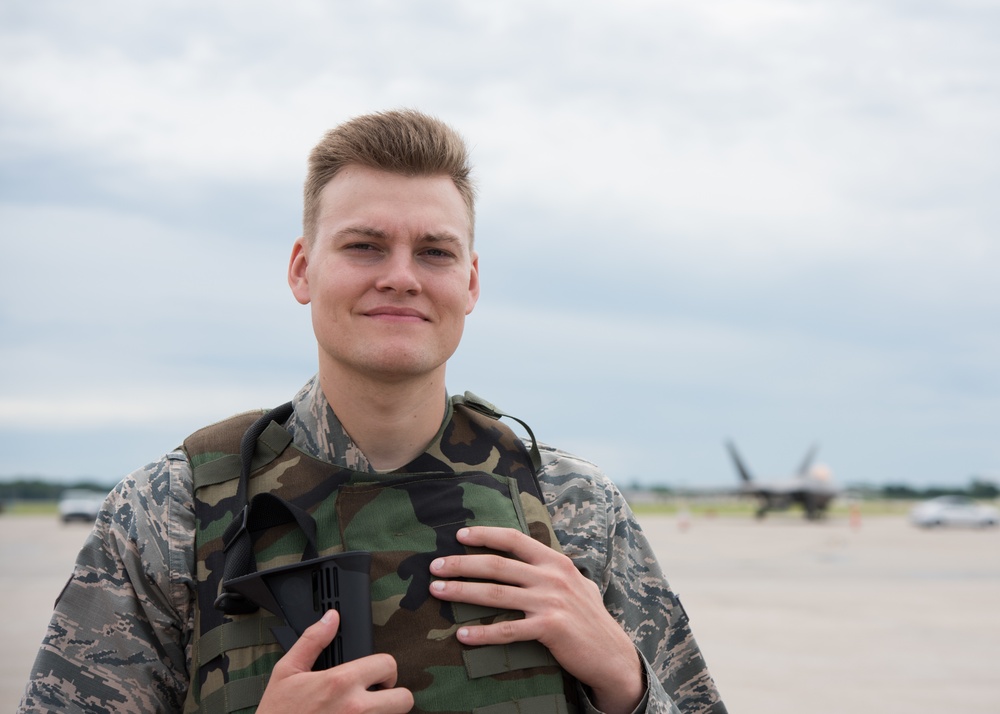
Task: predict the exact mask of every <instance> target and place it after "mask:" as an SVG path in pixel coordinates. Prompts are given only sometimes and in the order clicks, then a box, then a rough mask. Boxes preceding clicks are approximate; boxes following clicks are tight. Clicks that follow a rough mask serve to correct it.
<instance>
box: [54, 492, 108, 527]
mask: <svg viewBox="0 0 1000 714" xmlns="http://www.w3.org/2000/svg"><path fill="white" fill-rule="evenodd" d="M106 496H107V494H106V493H100V492H99V491H86V490H83V489H76V488H71V489H69V490H68V491H63V494H62V496H61V497H60V498H59V518H61V519H62V522H63V523H68V522H70V521H73V520H79V521H90V522H91V523H92V522H94V521H96V520H97V514H98V513H100V511H101V507H102V506H103V505H104V499H105V497H106Z"/></svg>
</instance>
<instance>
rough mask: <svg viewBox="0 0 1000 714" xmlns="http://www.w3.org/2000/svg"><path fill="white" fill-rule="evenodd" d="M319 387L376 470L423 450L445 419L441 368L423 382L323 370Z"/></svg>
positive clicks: (393, 466)
mask: <svg viewBox="0 0 1000 714" xmlns="http://www.w3.org/2000/svg"><path fill="white" fill-rule="evenodd" d="M320 386H321V387H322V389H323V394H324V396H326V399H327V401H328V402H329V403H330V407H331V408H332V409H333V412H334V414H336V415H337V419H338V420H340V423H341V424H342V425H343V427H344V430H345V431H346V432H347V433H348V434H349V435H350V437H351V440H352V441H354V443H355V444H357V446H358V448H359V449H361V451H362V453H363V454H364V455H365V456H366V457H367V459H368V462H369V463H370V464H371V465H372V467H373V468H375V469H376V470H378V471H391V470H392V469H397V468H399V467H401V466H404V465H406V464H408V463H409V462H410V461H412V460H413V459H415V458H416V457H417V456H419V455H420V454H422V453H423V452H424V450H425V449H426V448H427V445H428V444H429V443H430V441H431V439H433V438H434V436H435V434H437V432H438V430H439V429H440V428H441V421H442V420H443V419H444V413H445V405H446V398H447V390H446V389H445V385H444V371H443V370H442V371H441V373H440V374H439V375H433V376H432V377H430V378H426V377H425V378H423V379H421V380H419V381H418V380H412V381H409V380H403V381H394V382H389V383H385V382H373V381H372V380H357V379H345V378H341V377H340V376H337V377H333V376H330V375H329V374H327V375H324V374H323V372H322V370H321V371H320Z"/></svg>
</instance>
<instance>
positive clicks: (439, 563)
mask: <svg viewBox="0 0 1000 714" xmlns="http://www.w3.org/2000/svg"><path fill="white" fill-rule="evenodd" d="M443 567H444V558H435V559H434V562H432V563H431V570H440V569H441V568H443Z"/></svg>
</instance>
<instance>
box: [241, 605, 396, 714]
mask: <svg viewBox="0 0 1000 714" xmlns="http://www.w3.org/2000/svg"><path fill="white" fill-rule="evenodd" d="M339 626H340V615H339V614H338V613H337V611H336V610H327V611H326V613H325V614H324V615H323V618H322V619H321V620H320V621H319V622H317V623H316V624H315V625H313V626H311V627H309V628H308V629H307V630H306V631H305V632H303V633H302V637H300V638H299V640H298V642H296V643H295V645H294V646H293V647H292V648H291V649H290V650H288V652H286V653H285V656H284V657H282V658H281V659H279V660H278V662H277V664H275V665H274V670H273V671H272V672H271V679H270V681H268V684H267V689H265V690H264V697H263V698H262V699H261V700H260V706H259V707H258V708H257V712H258V714H272V713H274V712H290V713H292V714H312V713H313V712H317V713H318V712H352V713H354V712H358V713H360V712H378V713H379V714H405V712H408V711H410V710H411V709H412V708H413V694H411V693H410V690H408V689H404V688H402V687H397V686H396V660H395V659H393V658H392V656H391V655H387V654H373V655H370V656H368V657H362V658H361V659H356V660H353V661H352V662H345V663H344V664H341V665H337V666H336V667H331V668H330V669H326V670H323V671H320V672H313V671H312V668H313V664H314V663H315V662H316V658H317V657H319V655H320V653H321V652H322V651H323V650H324V649H325V648H326V647H327V646H328V645H329V644H330V643H331V642H333V638H334V637H335V636H336V634H337V628H338V627H339ZM376 686H377V687H379V689H376V690H375V691H368V689H369V687H376Z"/></svg>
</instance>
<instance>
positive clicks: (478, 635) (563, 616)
mask: <svg viewBox="0 0 1000 714" xmlns="http://www.w3.org/2000/svg"><path fill="white" fill-rule="evenodd" d="M458 540H459V541H460V542H462V543H463V544H465V545H468V546H480V547H484V548H488V549H491V550H495V551H500V552H503V553H509V554H510V555H511V556H513V557H512V558H508V557H504V556H501V555H494V554H477V555H451V556H446V557H443V558H437V559H436V560H434V562H433V563H431V574H432V575H434V576H435V577H437V578H441V579H440V580H435V581H434V582H432V583H431V593H432V594H433V595H434V596H435V597H437V598H439V599H441V600H449V601H455V602H465V603H469V604H474V605H483V606H487V607H497V608H505V609H509V610H521V611H522V612H524V619H521V620H507V621H504V622H498V623H494V624H492V625H480V626H463V627H460V628H459V630H458V633H457V637H458V639H459V640H460V641H461V642H462V643H464V644H467V645H493V644H507V643H509V642H522V641H529V640H538V641H539V642H541V643H542V644H543V645H545V646H546V647H547V648H548V649H549V651H550V652H551V653H552V656H553V657H555V658H556V660H557V661H558V662H559V664H560V665H561V666H562V667H563V669H565V670H566V671H567V672H569V673H570V674H571V675H573V676H574V677H576V678H577V679H578V680H579V681H580V682H581V683H583V684H584V685H586V686H588V687H590V689H591V691H592V692H593V696H594V702H593V703H594V704H595V706H597V707H598V708H599V709H600V710H601V711H604V712H608V714H613V713H615V712H623V713H624V714H628V712H631V711H633V709H635V707H636V705H637V704H638V703H639V701H640V700H641V699H642V696H643V693H644V691H645V685H644V681H643V668H642V663H641V662H640V661H639V656H638V654H637V652H636V650H635V646H634V645H633V643H632V640H631V638H629V636H628V635H627V634H626V633H625V631H624V630H623V629H622V628H621V626H620V625H619V624H618V623H617V622H616V621H615V619H614V618H613V617H612V616H611V615H610V613H608V611H607V610H606V609H605V608H604V603H603V601H602V599H601V592H600V590H599V589H598V587H597V585H596V584H595V583H594V582H592V581H591V580H588V579H587V578H586V577H584V576H583V575H582V574H581V573H580V572H579V571H578V570H577V569H576V567H574V565H573V561H571V560H570V559H569V558H568V557H567V556H565V555H563V554H562V553H559V552H557V551H555V550H552V549H551V548H549V547H547V546H545V545H543V544H542V543H539V542H538V541H536V540H534V539H533V538H531V537H529V536H527V535H525V534H524V533H521V532H520V531H517V530H514V529H511V528H492V527H487V526H475V527H471V528H463V529H461V530H460V531H458ZM453 578H472V579H476V580H485V581H489V582H469V581H466V580H453Z"/></svg>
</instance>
